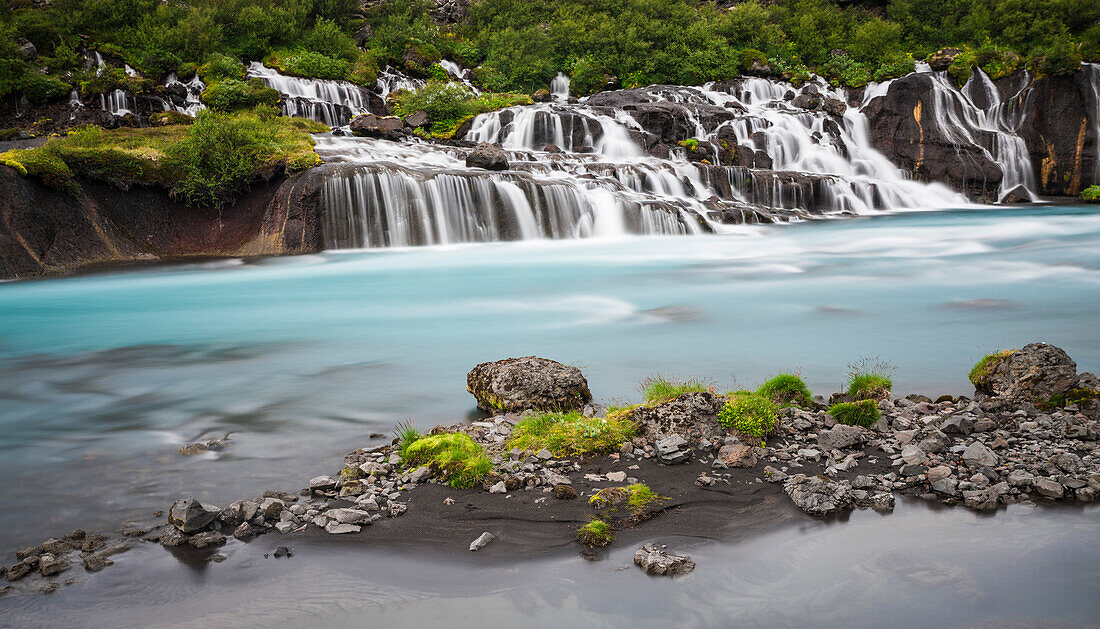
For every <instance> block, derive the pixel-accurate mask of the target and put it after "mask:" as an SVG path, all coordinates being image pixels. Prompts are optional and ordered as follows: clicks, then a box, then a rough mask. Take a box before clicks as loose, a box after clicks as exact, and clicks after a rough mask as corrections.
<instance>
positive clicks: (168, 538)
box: [160, 526, 187, 547]
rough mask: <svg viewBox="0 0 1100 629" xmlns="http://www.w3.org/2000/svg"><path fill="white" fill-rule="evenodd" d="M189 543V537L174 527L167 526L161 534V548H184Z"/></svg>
mask: <svg viewBox="0 0 1100 629" xmlns="http://www.w3.org/2000/svg"><path fill="white" fill-rule="evenodd" d="M186 543H187V535H185V534H184V533H183V531H180V530H179V529H177V528H176V527H174V526H166V527H164V530H163V531H161V533H160V544H161V546H169V547H172V546H183V545H184V544H186Z"/></svg>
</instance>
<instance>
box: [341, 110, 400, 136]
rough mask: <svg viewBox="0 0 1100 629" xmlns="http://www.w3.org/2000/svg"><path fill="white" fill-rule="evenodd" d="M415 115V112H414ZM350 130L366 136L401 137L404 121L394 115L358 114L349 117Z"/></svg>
mask: <svg viewBox="0 0 1100 629" xmlns="http://www.w3.org/2000/svg"><path fill="white" fill-rule="evenodd" d="M414 115H415V114H414ZM349 126H350V128H351V132H352V133H353V134H355V135H358V136H361V137H367V138H383V139H388V140H392V139H396V138H399V137H401V135H402V132H403V131H404V129H405V123H404V121H402V120H401V119H400V118H398V117H396V116H376V115H374V114H360V115H358V116H356V117H354V118H352V119H351V123H350V124H349Z"/></svg>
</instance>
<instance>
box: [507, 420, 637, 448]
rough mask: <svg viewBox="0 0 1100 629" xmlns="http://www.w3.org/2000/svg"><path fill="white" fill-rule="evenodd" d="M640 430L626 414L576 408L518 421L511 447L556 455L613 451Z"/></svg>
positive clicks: (509, 445) (510, 443) (510, 441)
mask: <svg viewBox="0 0 1100 629" xmlns="http://www.w3.org/2000/svg"><path fill="white" fill-rule="evenodd" d="M637 430H638V427H637V425H635V424H634V422H632V421H630V420H629V419H626V418H623V417H611V416H609V417H604V418H599V417H585V416H584V415H582V414H580V413H578V412H575V411H574V412H565V413H540V414H538V415H535V416H534V417H528V418H527V419H524V420H522V421H520V423H519V424H518V425H516V428H515V430H514V431H513V433H512V438H511V439H509V441H508V447H509V448H520V449H521V450H527V451H537V450H541V449H543V448H546V449H547V450H549V451H550V452H552V453H554V456H578V455H582V454H590V453H600V452H614V451H615V450H618V449H619V447H620V446H621V445H622V443H623V442H624V441H629V440H630V438H631V437H633V436H634V434H635V433H636V432H637Z"/></svg>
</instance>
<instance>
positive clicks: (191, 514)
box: [168, 498, 221, 533]
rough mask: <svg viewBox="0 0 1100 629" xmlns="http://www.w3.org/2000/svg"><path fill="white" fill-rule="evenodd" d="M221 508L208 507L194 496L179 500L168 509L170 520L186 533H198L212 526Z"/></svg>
mask: <svg viewBox="0 0 1100 629" xmlns="http://www.w3.org/2000/svg"><path fill="white" fill-rule="evenodd" d="M219 513H221V509H218V508H217V507H208V506H206V505H204V504H202V503H201V502H199V501H198V500H195V499H194V498H184V499H182V500H177V501H176V502H175V503H173V504H172V506H171V508H169V509H168V521H169V522H170V523H171V524H172V525H173V526H175V527H176V528H178V529H179V530H181V531H183V532H184V533H196V532H198V531H201V530H203V529H205V528H206V527H208V526H210V524H211V523H212V522H213V521H214V520H216V519H217V517H218V514H219Z"/></svg>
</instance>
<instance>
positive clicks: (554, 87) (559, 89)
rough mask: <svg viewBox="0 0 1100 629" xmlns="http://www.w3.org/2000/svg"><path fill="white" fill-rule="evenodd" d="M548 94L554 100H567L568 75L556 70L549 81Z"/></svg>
mask: <svg viewBox="0 0 1100 629" xmlns="http://www.w3.org/2000/svg"><path fill="white" fill-rule="evenodd" d="M550 95H551V96H553V97H554V100H557V101H561V102H565V101H567V100H569V75H568V74H563V73H561V72H558V75H557V76H555V77H554V78H553V79H552V80H551V81H550Z"/></svg>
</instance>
